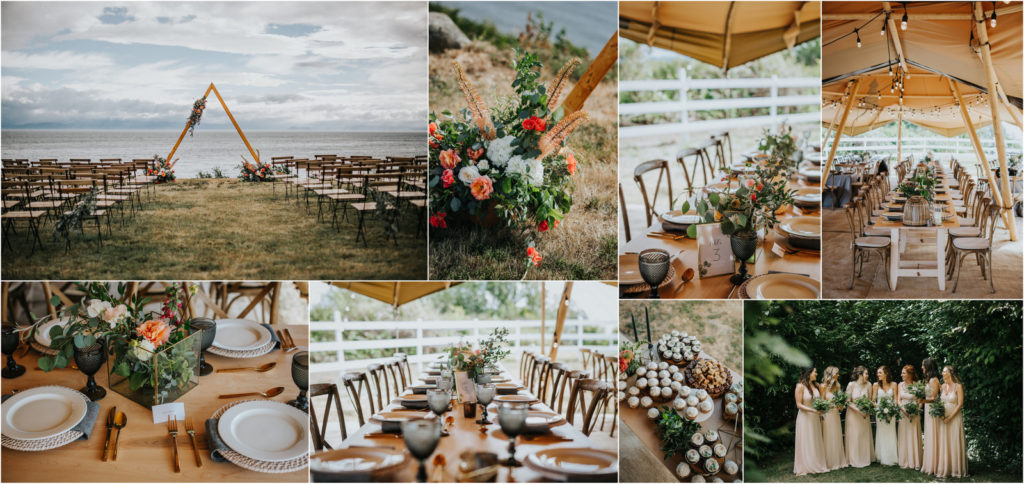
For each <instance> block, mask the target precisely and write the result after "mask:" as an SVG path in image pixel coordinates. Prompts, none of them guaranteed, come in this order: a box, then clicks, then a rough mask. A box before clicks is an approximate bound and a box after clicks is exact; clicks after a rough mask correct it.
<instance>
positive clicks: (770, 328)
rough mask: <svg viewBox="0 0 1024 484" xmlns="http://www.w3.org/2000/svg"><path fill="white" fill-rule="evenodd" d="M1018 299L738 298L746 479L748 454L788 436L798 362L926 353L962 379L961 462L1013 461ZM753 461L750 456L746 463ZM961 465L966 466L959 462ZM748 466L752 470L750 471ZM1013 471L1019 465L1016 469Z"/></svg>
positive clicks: (781, 443)
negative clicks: (741, 305) (741, 322)
mask: <svg viewBox="0 0 1024 484" xmlns="http://www.w3.org/2000/svg"><path fill="white" fill-rule="evenodd" d="M1021 307H1022V303H1021V301H806V302H803V301H801V302H795V301H794V302H787V301H772V302H755V301H748V302H747V303H746V306H745V307H744V324H745V340H744V347H745V353H744V372H745V376H746V400H745V407H746V408H745V416H744V417H745V420H744V425H745V429H746V432H745V437H746V439H745V441H746V445H747V447H746V452H747V456H746V459H747V466H746V467H747V469H748V479H750V478H751V477H753V476H751V475H749V474H750V472H749V471H750V469H751V467H756V466H757V462H758V460H764V461H767V460H768V459H769V458H770V457H771V456H773V455H774V454H775V453H777V452H781V451H783V450H784V449H791V448H792V446H793V431H794V426H795V423H796V408H795V404H794V402H793V389H794V388H795V386H796V382H797V379H798V377H799V368H800V367H801V366H805V365H810V364H813V365H814V366H815V367H816V368H817V369H818V374H819V375H821V374H822V373H824V370H825V368H826V367H827V366H830V365H834V366H836V367H838V368H839V370H840V384H841V385H842V386H843V388H845V387H846V383H847V382H848V381H849V376H850V372H851V371H852V369H853V368H854V367H855V366H857V365H864V366H866V367H868V368H869V369H870V374H871V377H872V378H871V380H872V381H874V379H875V378H874V374H875V369H876V368H878V366H880V365H883V364H884V365H889V367H890V368H892V369H893V373H894V377H895V378H897V379H898V378H899V376H898V375H899V371H900V370H899V369H900V368H901V367H902V366H903V365H904V364H912V365H914V366H915V367H916V368H920V366H921V360H923V359H924V358H926V357H929V356H930V357H932V358H935V359H936V361H937V362H938V363H939V365H940V368H941V366H942V365H947V364H949V365H953V366H954V367H955V368H956V369H957V372H958V374H959V375H960V378H961V381H962V382H963V385H964V393H965V397H964V400H965V405H964V428H965V432H966V434H967V446H968V460H969V461H970V463H971V464H982V465H983V466H985V467H989V468H992V469H999V470H1004V471H1013V472H1017V473H1019V472H1020V471H1021V462H1022V458H1021V420H1022V418H1021V388H1022V360H1021V348H1022V341H1021V325H1022V318H1021V316H1022V314H1021ZM751 464H753V466H752V465H751ZM968 469H970V466H968ZM755 475H756V472H755ZM1018 475H1019V474H1018Z"/></svg>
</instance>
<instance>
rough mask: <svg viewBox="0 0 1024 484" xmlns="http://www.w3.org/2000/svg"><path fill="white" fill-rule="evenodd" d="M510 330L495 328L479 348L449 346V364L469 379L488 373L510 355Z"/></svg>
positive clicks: (463, 344) (469, 345) (481, 342)
mask: <svg viewBox="0 0 1024 484" xmlns="http://www.w3.org/2000/svg"><path fill="white" fill-rule="evenodd" d="M508 335H509V330H508V328H494V331H492V332H491V334H490V335H488V336H487V337H486V338H484V339H482V340H480V343H479V344H478V345H477V348H473V345H472V344H470V343H461V342H460V343H459V344H457V345H452V346H449V347H448V348H447V349H446V352H447V353H448V364H449V365H450V366H451V368H452V369H454V370H455V371H464V372H466V373H467V375H468V376H469V378H471V379H475V378H476V377H477V376H479V375H482V374H484V373H486V372H487V371H488V370H490V369H495V368H497V366H498V363H500V362H501V360H503V359H505V358H506V357H507V356H508V355H509V350H508V346H509V341H508Z"/></svg>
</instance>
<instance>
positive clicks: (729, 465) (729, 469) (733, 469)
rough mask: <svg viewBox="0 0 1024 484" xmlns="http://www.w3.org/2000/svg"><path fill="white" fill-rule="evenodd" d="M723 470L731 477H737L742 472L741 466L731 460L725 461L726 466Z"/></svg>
mask: <svg viewBox="0 0 1024 484" xmlns="http://www.w3.org/2000/svg"><path fill="white" fill-rule="evenodd" d="M722 470H723V471H725V473H726V474H729V475H730V476H735V475H736V473H737V472H739V471H740V466H739V465H737V464H736V463H735V462H733V461H731V460H727V461H725V464H724V465H722Z"/></svg>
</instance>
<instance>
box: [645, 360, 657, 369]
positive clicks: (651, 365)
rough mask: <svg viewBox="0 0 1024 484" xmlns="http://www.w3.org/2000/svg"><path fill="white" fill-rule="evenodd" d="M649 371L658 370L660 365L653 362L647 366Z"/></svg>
mask: <svg viewBox="0 0 1024 484" xmlns="http://www.w3.org/2000/svg"><path fill="white" fill-rule="evenodd" d="M647 369H648V370H657V369H658V364H657V363H655V362H653V361H652V362H650V363H648V364H647Z"/></svg>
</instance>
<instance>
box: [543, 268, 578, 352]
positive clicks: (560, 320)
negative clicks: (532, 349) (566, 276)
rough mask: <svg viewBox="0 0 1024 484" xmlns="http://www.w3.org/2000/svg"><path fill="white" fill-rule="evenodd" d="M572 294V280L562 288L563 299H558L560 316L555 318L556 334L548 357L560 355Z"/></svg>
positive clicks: (552, 338)
mask: <svg viewBox="0 0 1024 484" xmlns="http://www.w3.org/2000/svg"><path fill="white" fill-rule="evenodd" d="M571 295H572V281H567V282H566V283H565V289H563V290H562V299H560V300H559V301H558V316H557V319H556V320H555V334H554V335H553V336H552V337H551V353H549V354H548V357H549V358H551V361H555V359H556V358H557V357H558V345H559V344H561V342H562V328H563V327H564V326H565V317H566V315H568V314H569V296H571Z"/></svg>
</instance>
